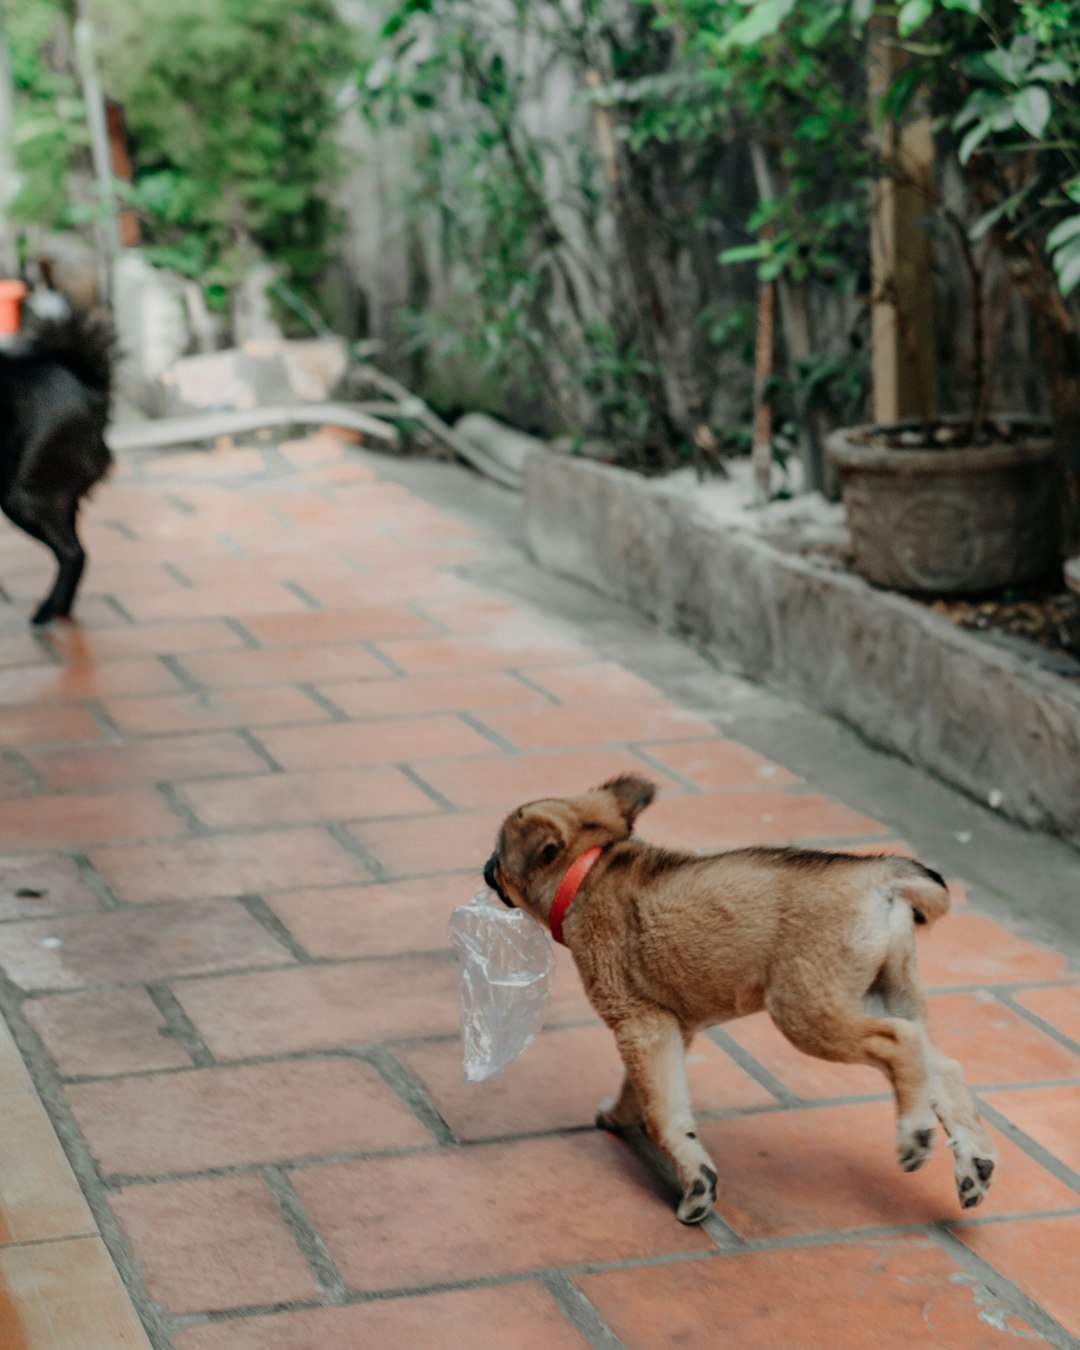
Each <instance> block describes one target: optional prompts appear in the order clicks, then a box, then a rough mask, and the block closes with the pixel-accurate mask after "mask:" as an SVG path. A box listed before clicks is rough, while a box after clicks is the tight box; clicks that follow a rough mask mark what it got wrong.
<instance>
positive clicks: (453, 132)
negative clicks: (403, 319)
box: [363, 0, 867, 464]
mask: <svg viewBox="0 0 1080 1350" xmlns="http://www.w3.org/2000/svg"><path fill="white" fill-rule="evenodd" d="M773 9H776V10H777V12H778V13H779V12H781V11H782V13H783V16H784V17H792V18H794V20H795V21H796V22H797V25H798V27H797V29H796V31H795V32H794V33H793V35H790V36H789V35H786V34H773V35H772V36H771V37H770V38H768V40H762V41H761V42H760V43H755V45H754V47H753V48H751V47H744V46H742V45H741V39H740V37H739V34H740V31H741V33H742V35H743V37H745V36H746V35H747V33H748V32H749V33H752V31H753V28H754V24H757V23H759V22H760V15H759V11H761V10H768V11H770V12H771V11H772V10H773ZM823 10H824V11H825V12H824V13H823ZM846 14H847V11H846V7H845V4H843V3H840V2H839V0H825V3H824V4H822V3H821V2H820V0H783V3H781V4H779V5H778V6H777V5H774V4H773V0H763V2H762V3H761V4H759V5H756V6H754V8H753V9H752V10H750V11H748V8H747V6H746V5H745V4H738V3H734V2H733V0H665V2H664V3H662V4H652V3H644V0H579V3H575V4H571V3H568V0H513V3H511V4H507V5H505V6H494V5H486V4H485V5H478V4H476V3H474V2H473V0H404V2H403V3H398V4H397V6H396V7H395V8H394V10H393V11H392V13H391V15H390V17H389V20H388V22H387V24H386V26H385V29H384V34H383V43H382V46H381V49H380V50H378V51H377V52H376V53H375V54H374V56H373V59H372V60H371V61H370V62H369V63H368V64H367V66H366V67H365V70H364V81H363V85H364V92H365V107H366V111H367V113H368V115H369V116H370V117H371V119H372V120H373V122H375V123H377V124H379V125H384V126H385V125H387V124H392V125H397V126H399V127H405V128H409V129H411V130H412V131H413V133H414V144H415V143H419V144H420V145H421V147H422V148H421V150H420V151H419V152H418V157H419V159H420V162H421V164H422V174H421V179H420V182H419V183H417V184H415V185H414V190H413V195H412V197H411V200H409V201H408V202H407V203H406V206H405V209H406V214H407V216H408V218H409V219H411V220H413V221H416V222H424V225H423V226H422V227H420V226H418V228H420V229H421V230H422V233H423V234H424V235H425V236H426V237H427V238H430V237H431V235H432V234H433V233H434V230H433V227H432V222H435V221H437V222H438V225H437V237H436V243H437V246H438V248H439V250H440V251H441V261H442V263H443V265H444V267H445V268H446V269H448V270H449V271H450V273H451V274H452V275H456V276H457V277H459V278H460V282H461V291H460V293H456V294H455V295H453V296H452V297H449V298H448V299H447V300H446V301H445V302H443V303H442V304H440V303H439V300H438V298H435V299H433V297H432V296H431V295H430V294H427V293H426V292H425V293H424V294H423V297H422V300H423V303H422V304H421V305H418V306H417V308H416V310H414V311H413V313H412V314H411V316H410V319H409V327H410V332H411V335H412V338H413V341H414V344H415V346H416V347H417V348H418V349H419V350H422V351H424V352H426V353H427V354H428V355H429V356H430V357H432V358H434V359H440V358H443V357H447V356H449V355H450V354H451V353H453V354H454V355H458V356H462V355H467V356H469V357H471V358H472V359H474V360H477V361H480V362H481V363H483V365H484V368H485V369H486V370H488V371H489V372H490V373H493V374H497V375H499V376H500V377H501V378H502V379H503V380H504V381H506V382H508V383H511V384H513V385H514V386H515V387H517V388H519V389H525V390H527V391H530V392H533V393H535V394H537V395H538V396H540V397H542V398H543V399H545V400H546V401H547V403H548V405H549V406H553V407H555V408H556V409H557V410H558V413H559V416H560V418H561V420H562V421H563V422H564V424H566V425H569V426H571V427H573V428H580V429H582V430H583V431H585V432H587V433H593V434H595V433H599V434H601V435H604V436H606V437H607V438H609V439H611V440H613V441H614V442H615V444H616V446H617V448H618V449H619V451H620V454H621V455H622V457H623V458H624V459H625V460H626V461H627V462H642V463H645V464H650V463H656V464H663V463H667V464H670V463H672V462H674V461H675V460H677V459H678V458H680V457H683V456H690V455H692V454H695V453H696V452H698V451H701V449H702V447H703V446H708V445H709V444H710V442H712V441H713V440H715V439H716V438H717V437H718V438H719V439H720V440H721V441H730V442H741V441H742V439H743V438H744V435H745V426H744V425H743V424H742V423H741V419H740V424H739V425H736V426H730V425H728V426H725V425H721V426H718V427H716V428H715V429H712V428H709V426H708V422H709V419H710V403H711V400H712V393H713V390H712V387H711V386H712V384H713V382H714V380H715V378H716V377H715V374H714V373H713V372H715V371H716V370H717V368H718V367H717V362H718V360H719V361H720V362H721V363H722V368H723V369H725V370H726V371H731V370H732V369H733V368H734V369H735V370H738V369H739V367H740V366H741V367H743V369H744V373H742V374H741V375H740V376H738V377H737V379H738V380H741V382H742V387H743V389H744V391H745V399H746V405H747V412H748V409H749V383H750V382H749V372H748V371H745V356H746V351H745V348H746V345H747V344H746V341H745V338H746V330H745V325H743V327H742V329H741V330H740V331H739V332H736V330H735V328H731V327H725V326H724V325H723V324H718V323H717V322H716V318H715V316H716V312H717V308H718V306H724V307H726V308H732V307H733V306H734V307H738V306H740V305H741V304H742V298H743V297H747V296H748V295H749V294H752V291H753V285H752V284H749V285H748V284H747V279H746V276H745V271H744V272H743V273H741V274H737V275H736V276H735V278H734V279H732V278H731V277H726V276H725V272H726V270H727V268H726V265H727V263H728V262H732V263H734V262H738V261H739V260H740V259H746V258H750V259H752V260H753V261H754V262H755V263H756V264H757V265H758V270H759V271H760V273H761V274H762V275H763V276H765V277H768V276H770V275H771V276H776V275H778V274H780V273H783V274H784V275H785V277H786V278H788V279H790V280H791V281H792V283H793V284H796V285H806V284H810V283H815V282H820V283H824V284H825V285H827V286H828V287H829V289H830V291H832V292H833V294H837V293H842V294H846V295H848V296H855V295H856V294H857V293H858V291H859V289H860V282H861V278H862V277H863V276H864V274H865V272H866V254H867V243H866V217H867V204H866V198H867V193H866V190H865V185H866V173H867V159H866V151H865V149H864V146H863V136H862V127H861V121H862V118H861V115H860V113H859V111H858V104H857V100H853V99H852V97H851V93H850V91H851V88H852V87H855V88H857V87H858V85H859V82H860V80H861V75H860V56H859V52H858V50H857V47H856V45H855V44H853V43H852V41H851V33H850V29H849V28H848V27H847V26H846V24H845V18H846ZM750 20H753V22H752V23H751V24H750V28H747V27H746V24H747V22H748V21H750ZM551 79H557V80H559V81H561V83H562V85H563V86H565V87H566V89H567V93H568V101H569V103H570V105H571V106H570V108H569V109H568V111H567V113H566V116H565V118H564V119H563V124H562V125H561V126H559V127H558V128H556V129H555V130H552V129H551V128H550V127H548V128H546V129H540V127H541V123H540V119H538V118H537V117H536V116H535V107H536V104H537V102H538V101H539V100H540V99H541V98H542V97H543V93H542V86H543V83H544V81H545V80H551ZM763 128H764V130H762V129H763ZM751 138H757V139H758V140H760V141H761V144H762V147H763V149H764V152H765V154H766V156H767V159H768V162H769V165H770V172H771V175H772V179H773V181H774V186H775V189H776V190H775V192H774V193H773V194H770V195H769V196H768V198H767V199H765V198H764V197H759V194H757V193H756V192H755V191H754V189H753V187H752V175H751V171H750V166H749V163H748V158H747V152H746V146H747V143H748V141H749V140H750V139H751ZM838 183H843V184H844V185H845V191H844V192H843V193H842V194H838V193H837V192H836V186H837V184H838ZM848 185H850V187H849V186H848ZM749 241H752V242H749ZM731 249H734V250H735V251H726V250H731ZM741 312H742V313H743V315H744V317H745V311H741ZM822 355H823V356H824V357H825V358H827V359H828V360H829V361H830V362H831V363H832V364H831V365H830V366H829V370H830V371H831V370H832V369H834V367H835V365H836V362H837V360H838V359H840V358H844V357H847V358H849V360H850V356H851V349H850V347H848V346H847V345H846V344H845V345H842V346H840V347H839V349H837V348H836V347H834V348H833V349H832V350H830V351H827V352H824V353H822ZM856 364H857V362H856ZM815 365H816V362H815ZM823 369H824V367H822V369H821V370H816V371H815V372H813V373H814V375H815V378H814V379H813V380H812V381H811V382H810V383H809V384H807V386H806V387H807V388H812V389H813V391H814V397H816V398H823V397H825V396H827V393H828V391H829V390H830V389H832V388H836V387H838V386H836V385H834V384H831V383H830V381H829V380H828V379H827V378H824V379H823V378H821V376H822V370H823ZM810 373H811V372H808V371H807V370H805V369H797V368H796V366H795V364H794V363H791V368H790V371H789V375H790V377H791V378H792V380H797V381H805V380H806V377H807V375H808V374H810ZM730 382H731V377H730V375H729V376H728V383H730ZM695 447H696V450H695Z"/></svg>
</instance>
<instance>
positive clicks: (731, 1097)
mask: <svg viewBox="0 0 1080 1350" xmlns="http://www.w3.org/2000/svg"><path fill="white" fill-rule="evenodd" d="M398 1055H399V1058H400V1059H401V1060H402V1061H403V1062H404V1063H405V1064H406V1065H407V1066H408V1067H409V1069H411V1070H412V1072H413V1073H414V1074H415V1075H416V1077H417V1078H418V1079H419V1080H420V1081H421V1082H422V1083H423V1084H424V1086H425V1087H426V1088H427V1090H428V1093H429V1095H430V1096H431V1099H432V1100H433V1101H434V1103H435V1105H436V1106H437V1107H438V1109H439V1113H440V1115H441V1116H442V1117H443V1119H444V1120H445V1121H446V1122H447V1123H448V1124H449V1125H450V1127H451V1128H452V1129H453V1130H454V1132H455V1133H456V1134H457V1135H458V1137H459V1138H461V1139H464V1140H476V1139H495V1138H498V1137H499V1136H500V1135H508V1134H524V1133H533V1132H539V1131H542V1130H565V1129H575V1128H580V1127H582V1126H588V1125H592V1123H593V1121H594V1119H595V1116H596V1109H597V1107H598V1106H599V1105H600V1102H601V1100H602V1099H604V1098H605V1097H613V1096H615V1094H616V1093H617V1092H618V1089H619V1085H620V1083H621V1082H622V1062H621V1060H620V1059H619V1053H618V1050H617V1049H616V1048H615V1039H614V1037H613V1036H612V1034H611V1032H610V1031H609V1030H608V1029H607V1027H594V1026H589V1027H574V1028H570V1029H566V1030H559V1031H545V1032H543V1033H542V1034H541V1035H540V1036H538V1037H537V1039H536V1040H535V1041H534V1042H533V1044H532V1045H531V1046H529V1048H528V1050H526V1051H525V1053H524V1055H522V1057H521V1059H519V1060H517V1061H516V1062H515V1063H514V1064H512V1065H511V1066H510V1068H509V1069H508V1070H507V1071H506V1072H505V1073H502V1074H500V1075H499V1076H498V1077H497V1078H493V1079H491V1080H490V1081H488V1082H486V1083H469V1084H466V1083H463V1082H462V1058H461V1056H462V1050H461V1045H460V1043H458V1042H456V1041H455V1042H440V1043H438V1044H432V1045H417V1046H414V1047H411V1048H408V1049H405V1050H401V1051H399V1052H398ZM689 1079H690V1092H691V1096H692V1098H693V1102H694V1106H695V1108H696V1109H697V1110H699V1111H726V1110H732V1109H734V1108H737V1107H747V1106H773V1105H775V1098H774V1097H773V1096H772V1094H771V1093H769V1092H767V1091H766V1090H765V1088H763V1087H762V1086H761V1085H760V1084H759V1083H757V1082H756V1081H755V1080H754V1079H753V1078H751V1077H750V1075H749V1074H748V1073H746V1071H745V1070H743V1069H740V1068H739V1066H738V1065H737V1064H736V1063H735V1062H734V1061H733V1060H731V1059H730V1058H729V1057H728V1056H727V1055H725V1054H724V1052H723V1051H722V1050H719V1049H718V1048H717V1047H716V1046H715V1045H713V1044H712V1043H711V1042H710V1041H708V1040H706V1038H705V1037H703V1036H700V1037H698V1039H697V1040H696V1041H695V1043H694V1045H693V1047H692V1048H691V1050H690V1056H689Z"/></svg>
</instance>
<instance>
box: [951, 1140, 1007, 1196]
mask: <svg viewBox="0 0 1080 1350" xmlns="http://www.w3.org/2000/svg"><path fill="white" fill-rule="evenodd" d="M950 1148H951V1149H952V1151H953V1153H954V1154H955V1156H956V1193H957V1195H958V1196H959V1197H960V1204H961V1205H962V1206H963V1208H964V1209H974V1208H975V1206H976V1205H980V1204H982V1202H983V1201H984V1200H985V1199H986V1192H987V1191H988V1190H989V1189H990V1181H991V1178H992V1177H993V1175H994V1163H995V1161H996V1159H995V1158H994V1151H993V1149H992V1148H991V1147H987V1146H983V1147H981V1148H975V1147H972V1146H971V1145H970V1144H969V1143H968V1142H967V1141H966V1140H964V1139H954V1140H953V1141H952V1142H951V1143H950Z"/></svg>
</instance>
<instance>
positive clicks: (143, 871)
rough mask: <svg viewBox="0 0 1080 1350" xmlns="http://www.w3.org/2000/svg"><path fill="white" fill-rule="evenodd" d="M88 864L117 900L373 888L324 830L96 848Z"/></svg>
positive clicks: (356, 862)
mask: <svg viewBox="0 0 1080 1350" xmlns="http://www.w3.org/2000/svg"><path fill="white" fill-rule="evenodd" d="M90 861H91V862H92V863H93V864H94V866H95V867H96V868H97V869H98V871H99V872H101V873H102V875H103V876H104V877H105V880H106V881H107V882H108V883H109V885H110V886H111V887H112V888H113V890H114V892H115V893H116V895H117V897H118V898H119V899H120V900H130V901H137V902H142V901H154V900H197V899H201V898H202V897H203V896H208V895H250V894H252V893H254V892H259V891H277V890H292V889H295V888H296V887H297V886H336V885H344V884H346V883H348V882H357V881H368V880H370V879H371V878H370V874H369V872H368V869H367V868H366V867H365V866H364V865H363V863H362V862H361V861H360V860H359V858H356V857H354V856H353V855H352V854H351V853H349V852H347V851H346V850H345V849H344V848H343V847H342V846H341V845H340V844H339V843H338V842H337V841H336V840H335V839H333V838H331V836H330V835H329V834H327V832H326V831H325V830H316V829H309V828H306V827H304V828H300V829H295V830H278V831H270V832H266V833H252V834H222V835H217V836H215V837H213V838H208V839H185V840H182V841H180V842H179V843H168V844H155V845H153V846H147V845H134V846H130V847H117V848H98V849H92V850H91V851H90Z"/></svg>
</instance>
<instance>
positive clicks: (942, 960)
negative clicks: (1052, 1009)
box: [919, 880, 1068, 985]
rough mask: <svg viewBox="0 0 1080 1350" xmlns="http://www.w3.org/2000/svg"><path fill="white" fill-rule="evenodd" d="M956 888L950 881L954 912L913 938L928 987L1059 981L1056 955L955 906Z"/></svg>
mask: <svg viewBox="0 0 1080 1350" xmlns="http://www.w3.org/2000/svg"><path fill="white" fill-rule="evenodd" d="M960 889H961V888H960V887H959V886H958V885H957V883H955V882H953V881H951V880H950V890H951V891H952V895H953V904H954V909H953V911H952V913H951V914H950V915H949V918H948V922H946V923H938V924H935V925H934V927H933V928H931V929H930V930H929V931H928V932H926V933H920V934H919V969H920V970H921V971H922V977H923V980H924V981H925V983H926V984H928V985H948V984H1009V983H1011V982H1013V981H1020V980H1057V979H1061V978H1063V977H1064V975H1065V972H1066V969H1067V967H1068V959H1067V958H1066V957H1065V955H1064V954H1063V953H1061V952H1055V951H1051V950H1050V949H1049V948H1048V947H1039V946H1036V945H1035V943H1033V942H1027V941H1025V939H1023V938H1020V937H1017V936H1016V934H1015V933H1010V932H1009V930H1008V929H1007V928H1003V927H1002V926H1001V924H999V923H996V922H995V921H994V920H993V919H990V918H988V917H987V916H986V915H985V914H975V913H972V912H969V911H965V912H961V911H959V910H957V909H956V908H955V906H956V904H957V903H958V898H959V895H958V893H959V891H960Z"/></svg>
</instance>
